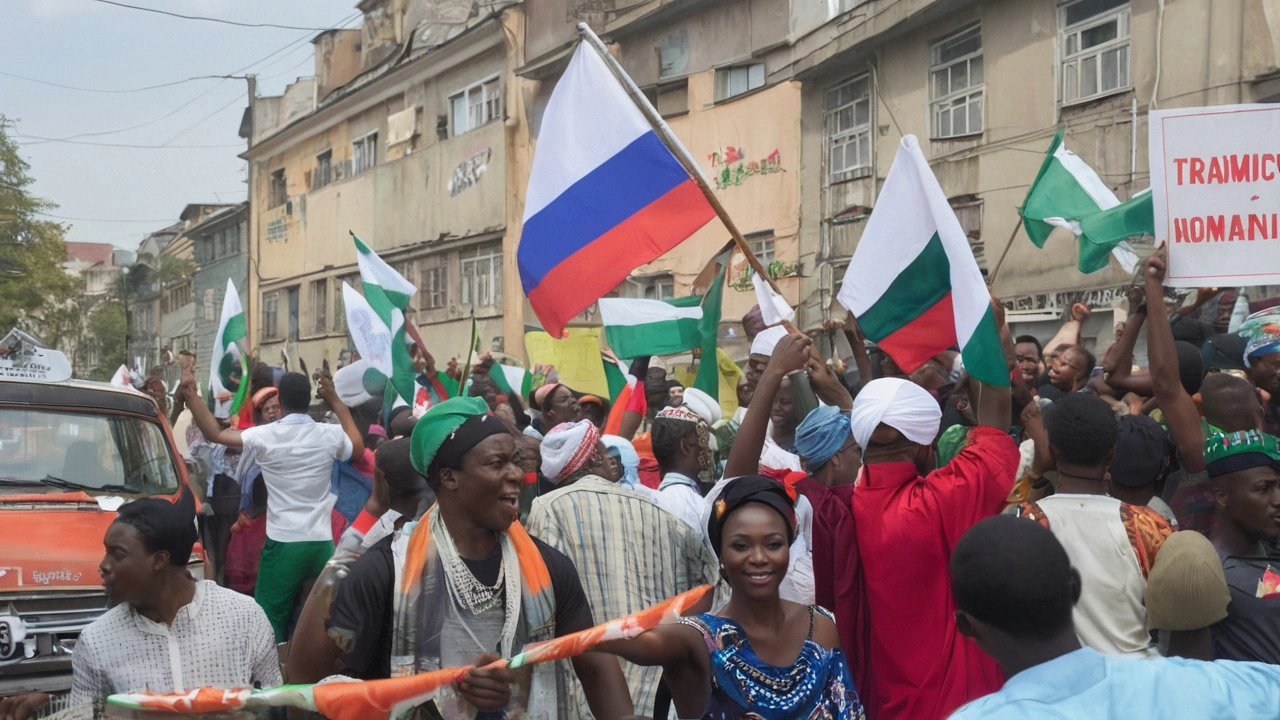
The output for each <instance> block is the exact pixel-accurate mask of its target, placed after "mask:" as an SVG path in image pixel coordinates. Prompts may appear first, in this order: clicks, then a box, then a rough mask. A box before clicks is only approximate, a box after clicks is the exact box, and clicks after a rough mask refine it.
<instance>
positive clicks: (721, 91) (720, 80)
mask: <svg viewBox="0 0 1280 720" xmlns="http://www.w3.org/2000/svg"><path fill="white" fill-rule="evenodd" d="M763 86H764V63H752V64H750V65H737V66H734V67H727V68H720V69H719V70H716V102H719V101H721V100H727V99H729V98H731V97H734V96H736V95H741V94H743V93H745V92H749V91H751V90H755V89H756V88H758V87H763Z"/></svg>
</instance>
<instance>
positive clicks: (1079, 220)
mask: <svg viewBox="0 0 1280 720" xmlns="http://www.w3.org/2000/svg"><path fill="white" fill-rule="evenodd" d="M1065 133H1066V129H1065V128H1063V129H1060V130H1058V134H1057V135H1054V136H1053V142H1051V143H1050V144H1049V150H1048V152H1046V153H1045V158H1044V163H1043V164H1042V165H1041V166H1040V172H1039V174H1037V175H1036V180H1035V182H1034V183H1032V184H1031V189H1030V190H1028V191H1027V199H1026V200H1024V201H1023V202H1022V207H1021V208H1019V209H1018V212H1019V213H1020V214H1021V215H1022V225H1023V227H1024V228H1026V231H1027V237H1029V238H1031V242H1033V243H1035V245H1036V247H1039V248H1042V247H1044V243H1045V241H1046V240H1048V239H1049V235H1050V234H1051V233H1052V232H1053V230H1054V228H1065V229H1067V230H1070V231H1071V232H1072V233H1073V234H1074V235H1075V236H1076V238H1077V239H1078V241H1079V244H1080V256H1079V259H1078V260H1077V261H1076V265H1077V267H1079V269H1080V272H1082V273H1091V272H1097V271H1098V270H1101V269H1103V268H1105V267H1106V266H1107V256H1108V255H1109V254H1110V255H1115V257H1116V260H1117V261H1118V262H1119V263H1120V265H1121V266H1122V267H1123V268H1124V269H1125V271H1126V272H1129V273H1132V272H1133V271H1134V269H1135V268H1136V267H1137V266H1138V255H1137V253H1135V252H1134V251H1133V248H1132V247H1130V246H1129V243H1127V242H1125V240H1126V239H1127V238H1131V237H1134V236H1137V235H1144V234H1145V235H1153V234H1155V216H1154V212H1153V210H1152V205H1151V193H1150V192H1145V193H1139V194H1137V195H1135V196H1134V197H1133V198H1132V199H1131V200H1129V201H1127V202H1124V203H1121V202H1120V200H1119V199H1117V198H1116V196H1115V193H1113V192H1111V188H1109V187H1107V185H1106V183H1104V182H1102V178H1099V177H1098V174H1097V173H1096V172H1094V171H1093V168H1091V167H1089V165H1088V164H1087V163H1085V161H1084V160H1081V159H1080V157H1079V156H1078V155H1076V154H1075V153H1073V152H1071V151H1070V150H1068V149H1067V148H1066V146H1065V145H1063V142H1062V138H1063V135H1064V134H1065Z"/></svg>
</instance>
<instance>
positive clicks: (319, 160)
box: [311, 140, 376, 190]
mask: <svg viewBox="0 0 1280 720" xmlns="http://www.w3.org/2000/svg"><path fill="white" fill-rule="evenodd" d="M375 144H376V140H375ZM333 180H334V178H333V151H332V150H325V151H324V152H322V153H320V154H319V155H317V156H316V169H315V170H313V171H311V189H312V190H316V189H319V188H322V187H324V186H325V185H328V184H329V183H331V182H333Z"/></svg>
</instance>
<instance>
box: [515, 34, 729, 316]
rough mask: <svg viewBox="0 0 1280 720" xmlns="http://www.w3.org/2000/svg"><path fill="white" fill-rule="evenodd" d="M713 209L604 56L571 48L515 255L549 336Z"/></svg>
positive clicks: (546, 122) (546, 118)
mask: <svg viewBox="0 0 1280 720" xmlns="http://www.w3.org/2000/svg"><path fill="white" fill-rule="evenodd" d="M713 217H715V211H714V210H713V209H712V208H711V205H710V204H709V203H708V202H707V199H706V197H705V196H704V195H703V193H702V190H701V188H700V187H699V186H698V184H697V183H696V182H695V181H694V180H693V179H692V178H691V177H690V176H689V173H688V172H687V171H686V170H685V169H684V166H683V165H681V163H680V161H679V160H677V159H676V157H675V156H674V155H672V153H671V151H670V150H669V149H668V148H667V146H666V145H664V144H663V142H662V140H661V139H660V138H659V136H658V134H657V133H656V132H655V131H654V129H653V128H652V127H651V126H650V125H649V123H648V121H647V120H645V118H644V115H643V114H642V113H641V112H640V110H639V108H637V107H636V105H635V103H634V102H633V101H632V100H631V98H630V97H629V96H628V95H627V93H626V92H625V91H624V90H623V88H622V86H621V85H620V84H619V83H618V81H617V79H615V78H614V77H613V75H612V73H611V72H610V70H609V68H608V66H607V65H606V64H605V61H604V59H603V58H601V57H600V56H599V54H598V53H597V52H596V51H595V50H594V49H593V48H591V47H588V46H587V44H586V43H583V44H582V45H580V46H579V47H578V50H577V52H576V53H575V54H574V56H573V59H572V60H571V61H570V63H569V67H568V68H567V69H566V70H565V73H564V76H563V77H562V78H561V79H560V82H559V83H558V84H557V85H556V89H555V91H554V92H553V93H552V95H551V100H550V101H549V102H548V104H547V110H546V112H545V113H544V115H543V120H542V132H541V134H540V136H539V138H538V146H537V152H536V153H535V155H534V160H533V168H532V171H531V173H530V177H529V188H528V191H527V193H526V196H525V214H524V229H523V231H522V233H521V238H520V248H519V250H518V252H517V262H518V265H519V268H520V280H521V282H522V284H523V285H524V290H525V294H526V295H528V297H529V304H530V305H531V306H532V307H533V310H534V312H535V313H536V314H537V315H538V318H539V319H540V320H541V321H542V325H543V327H544V328H545V329H546V330H547V332H548V333H550V334H551V335H552V336H559V335H560V333H561V332H562V331H563V329H564V326H565V324H566V323H567V322H568V321H569V320H570V319H572V318H573V316H575V315H577V314H578V313H580V312H582V311H583V310H584V309H586V308H587V307H588V306H590V305H591V303H593V302H595V301H596V300H598V299H599V298H600V297H602V296H604V295H605V294H606V293H608V292H609V291H611V290H613V289H614V288H615V287H617V286H618V284H619V283H621V282H622V281H623V280H625V279H626V277H627V275H629V274H630V273H631V271H632V270H634V269H635V268H637V267H639V266H640V265H643V264H645V263H647V262H651V261H653V260H654V259H656V258H657V257H659V256H660V255H662V254H663V253H665V252H667V251H668V250H670V249H671V248H673V247H675V246H676V245H678V244H680V243H681V242H683V241H684V240H685V239H686V238H688V237H689V236H690V235H692V234H693V233H694V232H696V231H697V230H698V229H699V228H701V227H702V226H703V225H705V224H707V222H708V221H710V220H711V218H713Z"/></svg>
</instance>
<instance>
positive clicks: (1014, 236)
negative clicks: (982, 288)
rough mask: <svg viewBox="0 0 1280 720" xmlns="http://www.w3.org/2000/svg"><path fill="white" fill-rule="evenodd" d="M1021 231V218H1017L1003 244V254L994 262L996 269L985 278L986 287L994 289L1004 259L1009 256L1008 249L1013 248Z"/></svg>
mask: <svg viewBox="0 0 1280 720" xmlns="http://www.w3.org/2000/svg"><path fill="white" fill-rule="evenodd" d="M1020 229H1022V216H1021V215H1019V216H1018V222H1016V223H1014V225H1013V232H1011V233H1009V241H1008V242H1006V243H1005V244H1004V252H1002V253H1000V259H999V260H998V261H997V262H996V267H995V269H994V270H992V271H991V275H990V276H988V277H987V287H995V284H996V276H997V275H999V274H1000V268H1001V267H1003V266H1004V259H1005V257H1007V256H1008V255H1009V248H1011V247H1013V241H1014V240H1015V239H1017V237H1018V230H1020Z"/></svg>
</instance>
